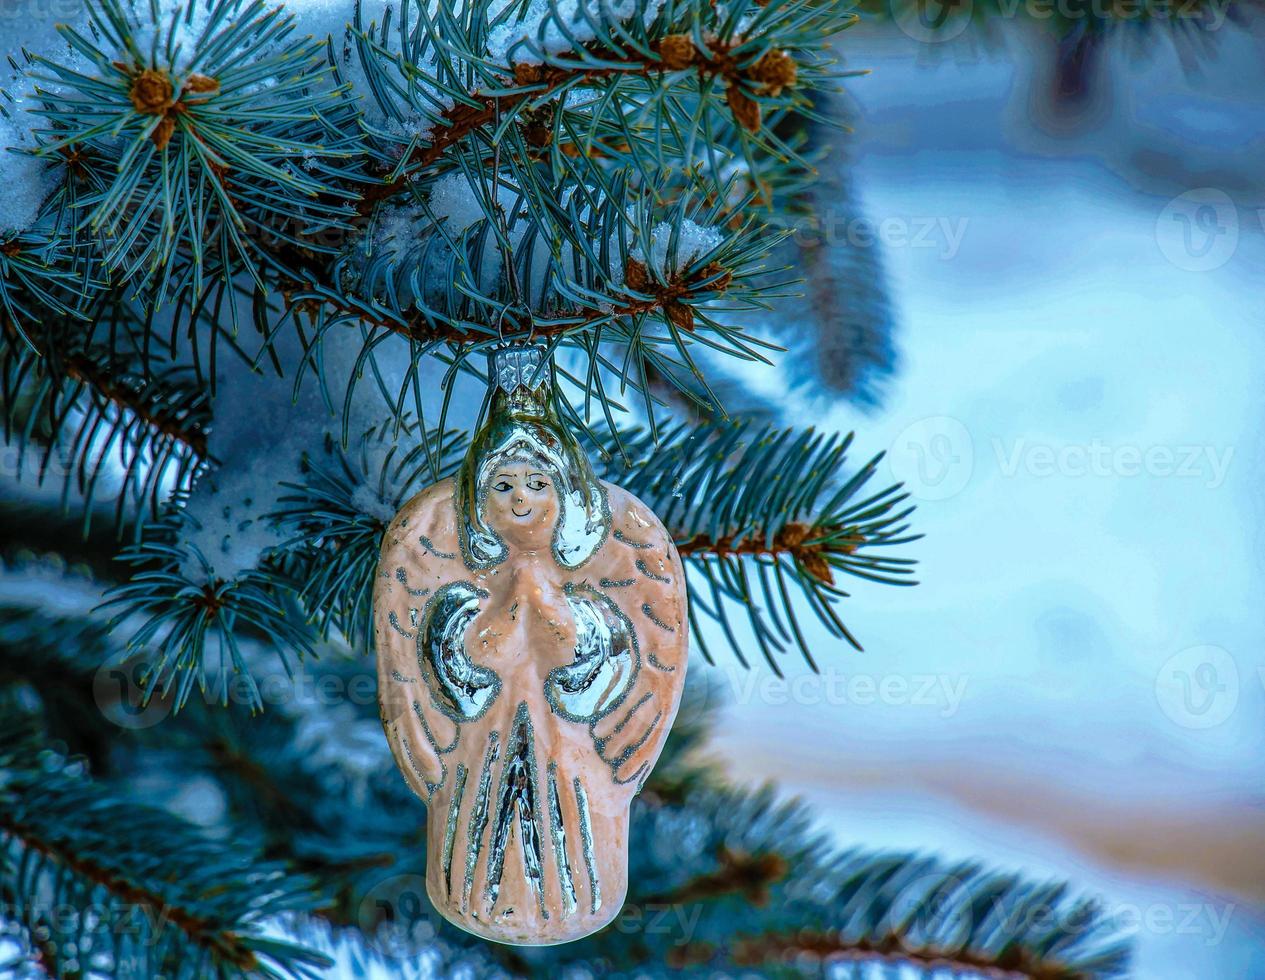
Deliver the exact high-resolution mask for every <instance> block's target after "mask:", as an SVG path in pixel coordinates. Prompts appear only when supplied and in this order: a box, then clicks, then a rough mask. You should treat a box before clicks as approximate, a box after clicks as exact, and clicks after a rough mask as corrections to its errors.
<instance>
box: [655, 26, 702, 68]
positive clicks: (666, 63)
mask: <svg viewBox="0 0 1265 980" xmlns="http://www.w3.org/2000/svg"><path fill="white" fill-rule="evenodd" d="M697 57H698V49H697V48H696V47H694V41H693V39H692V38H691V37H690V36H689V35H688V34H669V35H668V36H667V37H665V38H664V39H663V40H662V41H660V42H659V58H660V60H661V61H662V62H663V67H664V68H665V69H666V70H667V71H680V70H681V69H683V68H688V67H690V65H692V64H694V61H695V59H696V58H697Z"/></svg>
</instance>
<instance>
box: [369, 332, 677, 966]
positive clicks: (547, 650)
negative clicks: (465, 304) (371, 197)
mask: <svg viewBox="0 0 1265 980" xmlns="http://www.w3.org/2000/svg"><path fill="white" fill-rule="evenodd" d="M491 362H492V383H493V385H494V386H495V387H494V395H493V400H492V406H491V408H490V410H489V416H488V422H487V423H485V425H484V426H483V427H482V428H481V429H480V431H479V433H478V434H477V435H476V437H475V439H474V441H473V442H472V444H471V448H470V451H469V453H468V454H467V457H466V460H465V463H464V464H463V466H462V469H461V471H460V472H459V473H458V475H457V477H456V478H455V479H448V480H443V481H441V482H440V483H437V484H435V485H434V486H432V487H429V488H428V489H426V490H424V491H422V492H421V493H419V494H418V495H417V496H416V497H414V498H413V499H412V500H410V501H409V502H408V503H407V504H406V505H405V506H404V508H403V509H402V510H401V511H400V513H399V514H398V515H397V516H396V518H395V520H394V521H393V522H392V523H391V526H390V527H389V528H388V529H387V532H386V537H385V540H384V542H383V546H382V555H381V560H380V563H379V568H378V577H377V581H376V586H375V592H374V607H375V612H374V615H375V627H376V638H377V650H378V685H379V687H378V690H379V701H380V704H381V708H382V720H383V727H384V728H385V730H386V733H387V737H388V740H389V741H390V744H391V749H392V751H393V752H394V754H395V758H396V762H397V764H398V765H399V767H400V770H401V771H402V772H403V773H404V776H405V779H407V780H408V782H409V785H410V786H411V787H412V788H413V790H414V791H415V792H416V793H417V794H418V795H419V796H420V797H421V798H422V799H423V800H424V801H425V802H426V804H427V890H428V892H429V894H430V898H431V901H432V902H433V903H434V905H435V907H436V908H437V909H438V910H439V911H440V912H441V913H442V914H443V915H444V916H445V917H446V918H447V919H449V920H450V921H452V922H454V923H456V924H457V925H459V926H461V927H462V928H463V929H466V930H468V931H470V932H472V933H475V934H476V935H479V936H483V937H485V938H487V939H493V940H496V941H498V942H505V943H517V944H524V945H540V944H548V943H561V942H568V941H570V940H573V939H578V938H580V937H582V936H586V935H588V934H589V933H592V932H594V931H596V930H597V929H599V928H601V927H602V926H604V925H605V924H606V923H608V922H609V921H610V920H611V919H612V918H614V917H615V915H616V914H617V913H618V912H619V910H620V907H621V906H622V904H623V901H624V896H625V893H626V891H627V887H628V819H629V815H628V808H629V805H630V803H631V801H632V797H633V796H634V795H635V794H636V792H637V790H638V789H640V787H641V784H642V783H643V782H644V780H645V778H646V776H647V775H648V774H649V772H650V769H651V767H652V766H653V765H654V762H655V760H656V759H657V758H658V755H659V752H660V750H661V749H662V746H663V741H664V739H665V738H666V736H667V733H668V730H669V729H670V728H671V725H672V721H673V718H674V717H675V715H676V710H677V706H678V703H679V701H680V695H681V690H682V687H683V685H684V681H685V669H686V654H687V633H688V626H687V622H686V591H685V577H684V570H683V569H682V567H681V561H680V558H679V557H678V555H677V553H676V548H675V547H674V546H673V544H672V540H671V537H670V536H669V535H668V533H667V531H666V530H665V529H664V527H663V525H662V524H661V523H660V522H659V520H658V519H657V518H656V517H655V516H654V514H653V513H651V511H650V510H649V509H648V508H647V507H646V506H645V505H644V504H643V503H641V502H640V501H639V500H637V499H636V498H635V497H633V496H632V495H631V494H628V493H626V492H625V491H623V490H621V489H620V488H619V487H616V486H613V485H612V484H609V483H605V482H604V481H599V480H597V479H596V477H595V476H594V475H593V473H592V469H591V467H590V466H589V463H588V461H587V459H586V458H585V457H584V456H583V453H582V452H581V450H580V449H579V446H578V445H577V444H576V443H575V440H574V438H573V437H571V435H570V434H569V433H568V432H567V431H566V430H565V429H564V427H563V426H562V425H561V423H560V422H559V421H558V418H557V415H556V413H555V411H554V408H553V402H552V383H551V381H550V380H549V376H548V370H547V367H542V366H541V354H540V353H539V352H538V351H537V350H535V349H533V348H521V347H520V348H510V349H508V350H505V349H503V350H500V351H497V352H495V353H494V354H493V355H492V358H491Z"/></svg>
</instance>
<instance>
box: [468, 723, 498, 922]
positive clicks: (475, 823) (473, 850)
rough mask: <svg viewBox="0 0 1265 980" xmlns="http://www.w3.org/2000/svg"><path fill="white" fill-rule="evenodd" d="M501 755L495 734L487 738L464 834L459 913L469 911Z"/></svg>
mask: <svg viewBox="0 0 1265 980" xmlns="http://www.w3.org/2000/svg"><path fill="white" fill-rule="evenodd" d="M500 754H501V746H500V739H499V738H498V736H497V734H496V732H493V733H492V734H491V735H489V736H488V754H487V755H486V756H485V757H484V759H483V772H482V773H480V774H479V791H478V794H477V795H476V796H475V798H474V812H473V813H472V814H471V815H470V826H469V828H468V830H467V834H466V876H465V881H464V883H463V886H462V891H461V911H462V912H468V911H469V909H470V891H471V889H472V888H473V887H474V868H475V865H476V864H478V863H479V849H480V848H481V847H482V846H483V832H484V831H485V830H487V827H488V794H489V793H490V792H491V791H492V767H493V766H494V765H495V764H496V759H497V757H498V756H499V755H500Z"/></svg>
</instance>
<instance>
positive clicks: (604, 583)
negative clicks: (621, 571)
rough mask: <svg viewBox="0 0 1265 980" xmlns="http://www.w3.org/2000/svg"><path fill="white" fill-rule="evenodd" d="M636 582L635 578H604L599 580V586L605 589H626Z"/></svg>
mask: <svg viewBox="0 0 1265 980" xmlns="http://www.w3.org/2000/svg"><path fill="white" fill-rule="evenodd" d="M636 581H637V580H636V579H635V578H620V579H614V578H603V579H598V582H597V584H598V585H600V586H601V587H602V588H604V589H626V588H628V586H630V585H632V584H633V583H634V582H636Z"/></svg>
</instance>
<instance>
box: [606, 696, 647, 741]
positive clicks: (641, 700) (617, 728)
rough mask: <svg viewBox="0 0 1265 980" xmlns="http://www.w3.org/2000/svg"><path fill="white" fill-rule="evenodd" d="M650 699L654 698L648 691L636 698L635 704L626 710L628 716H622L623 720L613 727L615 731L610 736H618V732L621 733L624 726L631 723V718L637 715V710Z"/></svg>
mask: <svg viewBox="0 0 1265 980" xmlns="http://www.w3.org/2000/svg"><path fill="white" fill-rule="evenodd" d="M652 697H654V695H653V694H652V693H651V692H650V691H647V692H646V693H645V694H643V695H642V696H641V697H640V698H638V699H637V703H636V704H634V705H633V706H632V707H631V708H629V709H628V714H626V715H624V717H623V719H622V720H621V721H620V723H619V724H618V725H616V726H615V729H614V731H612V732H611V734H612V735H618V734H619V733H620V732H622V731H623V730H624V726H625V725H627V724H628V723H629V722H630V721H632V716H633V715H635V714H636V713H637V709H638V708H640V707H641V706H642V705H643V704H645V703H646V702H647V701H649V700H650V699H651V698H652Z"/></svg>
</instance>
